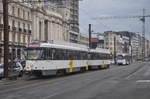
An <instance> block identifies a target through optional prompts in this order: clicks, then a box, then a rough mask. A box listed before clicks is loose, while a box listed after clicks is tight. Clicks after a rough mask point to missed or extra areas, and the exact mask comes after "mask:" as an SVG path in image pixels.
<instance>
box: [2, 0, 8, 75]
mask: <svg viewBox="0 0 150 99" xmlns="http://www.w3.org/2000/svg"><path fill="white" fill-rule="evenodd" d="M3 24H4V28H3V30H4V77H5V78H8V75H9V72H8V70H9V69H8V68H9V28H8V0H3Z"/></svg>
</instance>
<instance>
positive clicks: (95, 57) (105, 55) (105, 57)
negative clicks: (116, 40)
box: [88, 48, 111, 69]
mask: <svg viewBox="0 0 150 99" xmlns="http://www.w3.org/2000/svg"><path fill="white" fill-rule="evenodd" d="M110 59H111V57H110V51H109V50H107V49H101V48H97V49H91V50H90V51H89V60H88V65H89V69H101V68H109V65H110Z"/></svg>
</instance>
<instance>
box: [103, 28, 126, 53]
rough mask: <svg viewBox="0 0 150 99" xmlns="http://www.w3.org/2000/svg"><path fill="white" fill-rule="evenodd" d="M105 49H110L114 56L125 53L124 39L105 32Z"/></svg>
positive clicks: (113, 33)
mask: <svg viewBox="0 0 150 99" xmlns="http://www.w3.org/2000/svg"><path fill="white" fill-rule="evenodd" d="M104 48H105V49H109V50H110V52H111V54H112V55H115V54H117V53H123V47H122V38H121V36H120V35H117V33H116V32H113V31H107V32H104Z"/></svg>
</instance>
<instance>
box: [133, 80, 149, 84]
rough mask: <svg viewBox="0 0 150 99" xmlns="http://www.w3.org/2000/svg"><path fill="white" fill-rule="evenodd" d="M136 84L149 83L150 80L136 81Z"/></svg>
mask: <svg viewBox="0 0 150 99" xmlns="http://www.w3.org/2000/svg"><path fill="white" fill-rule="evenodd" d="M136 82H138V83H150V80H137V81H136Z"/></svg>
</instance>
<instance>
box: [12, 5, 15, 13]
mask: <svg viewBox="0 0 150 99" xmlns="http://www.w3.org/2000/svg"><path fill="white" fill-rule="evenodd" d="M12 15H15V7H14V6H13V7H12Z"/></svg>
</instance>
